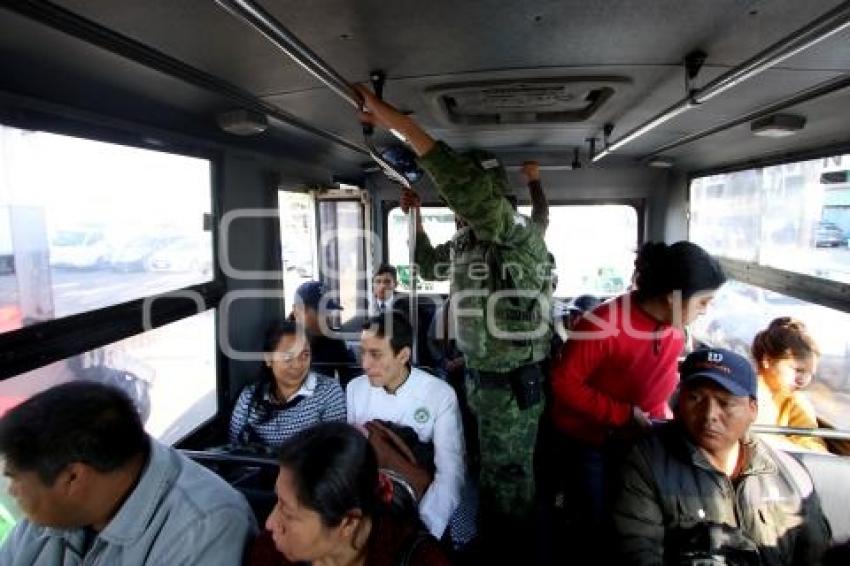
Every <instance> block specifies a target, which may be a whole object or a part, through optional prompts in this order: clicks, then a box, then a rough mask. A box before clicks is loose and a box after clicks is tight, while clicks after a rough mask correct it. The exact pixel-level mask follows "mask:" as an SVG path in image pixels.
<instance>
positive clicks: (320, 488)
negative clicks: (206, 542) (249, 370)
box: [246, 423, 449, 566]
mask: <svg viewBox="0 0 850 566" xmlns="http://www.w3.org/2000/svg"><path fill="white" fill-rule="evenodd" d="M391 486H392V483H391V482H389V480H387V479H386V478H385V477H384V476H379V475H378V464H377V459H376V456H375V452H374V451H373V449H372V447H371V446H370V445H369V441H368V440H366V437H365V436H363V434H361V433H360V431H358V430H357V429H355V428H354V427H352V426H349V425H346V424H341V423H324V424H320V425H317V426H315V427H313V428H311V429H309V430H306V431H303V432H301V433H299V434H298V435H296V436H295V437H294V438H293V439H291V440H290V441H288V442H286V443H285V444H284V445H283V447H282V448H281V451H280V472H279V474H278V477H277V482H276V483H275V492H276V493H277V505H276V506H275V508H274V510H273V511H272V513H271V515H269V518H268V519H267V520H266V529H267V532H265V533H263V534H262V535H260V537H259V538H258V539H257V540H256V541H255V543H254V545H253V546H252V547H251V549H250V550H249V553H248V558H247V561H246V564H248V565H249V566H265V565H266V564H274V565H281V564H283V565H286V564H294V563H308V564H331V563H333V564H338V565H342V566H345V565H355V564H356V565H364V566H398V565H407V566H420V565H421V566H426V565H435V566H442V565H445V564H449V562H448V560H447V559H446V557H445V555H444V554H443V552H442V550H441V549H440V547H439V545H438V544H437V541H436V540H434V539H433V537H431V536H430V535H429V534H428V532H427V531H426V530H425V529H424V527H423V526H422V525H421V524H418V523H416V522H414V521H415V518H411V516H410V515H405V516H399V515H398V514H395V513H394V512H393V510H392V508H391V507H390V506H389V501H390V500H391V498H392V492H391V490H392V487H391ZM281 554H282V555H281Z"/></svg>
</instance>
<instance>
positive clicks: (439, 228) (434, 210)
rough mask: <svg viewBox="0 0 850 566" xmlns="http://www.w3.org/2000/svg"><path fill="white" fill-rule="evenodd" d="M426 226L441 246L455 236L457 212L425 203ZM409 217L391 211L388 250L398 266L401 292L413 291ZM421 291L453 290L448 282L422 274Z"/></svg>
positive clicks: (444, 291) (393, 261) (423, 216)
mask: <svg viewBox="0 0 850 566" xmlns="http://www.w3.org/2000/svg"><path fill="white" fill-rule="evenodd" d="M420 210H421V214H422V227H423V228H424V229H425V233H426V234H428V239H429V240H431V245H434V246H438V245H440V244H443V243H445V242H448V241H449V240H451V239H452V235H453V234H454V233H455V231H456V230H457V228H456V227H455V215H454V213H453V212H452V211H451V210H450V209H448V208H445V207H438V206H423V207H422V208H421V209H420ZM409 218H410V217H409V216H408V215H406V214H405V213H404V212H402V211H401V208H399V207H395V208H393V209H392V210H390V213H389V217H388V219H387V235H386V237H387V242H388V245H387V249H388V250H389V258H388V259H389V262H390V263H391V264H392V265H394V266H395V267H396V268H397V269H398V288H399V290H401V291H405V292H406V291H409V290H410V255H409V252H408V247H407V240H408V239H409V238H408V234H409V231H408V230H409V229H408V226H409V224H408V223H409ZM417 290H418V291H419V292H421V293H426V294H427V293H440V294H447V293H448V292H449V282H448V281H427V280H423V279H422V278H421V277H420V278H419V280H418V281H417Z"/></svg>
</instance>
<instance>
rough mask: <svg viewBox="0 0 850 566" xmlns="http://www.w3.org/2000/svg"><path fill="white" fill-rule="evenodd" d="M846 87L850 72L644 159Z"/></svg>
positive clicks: (693, 135)
mask: <svg viewBox="0 0 850 566" xmlns="http://www.w3.org/2000/svg"><path fill="white" fill-rule="evenodd" d="M848 87H850V74H847V75H841V76H840V77H837V78H834V79H830V80H828V81H825V82H822V83H820V84H817V85H815V86H813V87H810V88H807V89H805V90H802V91H800V92H798V93H797V94H794V95H792V96H790V97H788V98H783V99H782V100H779V101H777V102H774V103H772V104H769V105H767V106H765V107H764V108H761V109H759V110H756V111H754V112H748V113H747V114H744V115H743V116H739V117H738V118H735V119H733V120H729V121H728V122H723V123H722V124H718V125H717V126H713V127H711V128H707V129H705V130H702V131H700V132H696V133H694V134H689V135H687V136H683V137H681V138H679V139H677V140H676V141H672V142H670V143H667V144H664V145H662V146H659V147H657V148H655V149H654V150H653V151H652V152H650V153H648V154H647V155H646V157H644V159H649V158H651V157H655V156H656V155H658V154H660V153H664V152H665V151H670V150H671V149H675V148H677V147H679V146H682V145H685V144H688V143H691V142H695V141H697V140H700V139H702V138H705V137H708V136H711V135H713V134H716V133H719V132H722V131H724V130H728V129H730V128H734V127H735V126H740V125H741V124H746V123H748V122H752V121H753V120H757V119H758V118H763V117H765V116H770V115H771V114H774V113H776V112H779V111H781V110H785V109H786V108H790V107H792V106H797V105H798V104H802V103H803V102H806V101H809V100H813V99H815V98H819V97H821V96H825V95H827V94H830V93H833V92H836V91H839V90H842V89H845V88H848Z"/></svg>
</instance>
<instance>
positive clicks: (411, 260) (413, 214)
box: [407, 207, 419, 365]
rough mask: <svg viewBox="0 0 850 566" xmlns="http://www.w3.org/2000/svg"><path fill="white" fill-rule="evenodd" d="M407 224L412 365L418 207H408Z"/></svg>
mask: <svg viewBox="0 0 850 566" xmlns="http://www.w3.org/2000/svg"><path fill="white" fill-rule="evenodd" d="M409 217H410V218H409V219H408V222H409V223H408V226H407V242H408V243H407V246H408V250H407V251H408V264H409V265H410V301H409V303H410V304H409V307H410V312H409V316H410V326H411V327H412V328H413V352H412V354H411V362H412V364H413V365H417V364H419V338H418V336H419V320H418V319H419V309H418V308H417V301H416V291H417V288H416V283H417V281H416V280H417V277H418V273H417V269H416V225H417V224H418V221H419V209H418V208H416V207H413V208H411V209H410V213H409Z"/></svg>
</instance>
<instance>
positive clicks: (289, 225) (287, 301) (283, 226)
mask: <svg viewBox="0 0 850 566" xmlns="http://www.w3.org/2000/svg"><path fill="white" fill-rule="evenodd" d="M278 203H279V210H280V252H281V266H282V267H283V292H284V305H285V308H286V310H287V314H288V312H289V311H290V310H291V309H292V304H293V302H294V299H295V290H296V289H298V286H299V285H301V284H302V283H304V282H305V281H310V280H311V279H314V278H317V277H318V276H319V274H318V272H317V270H316V209H315V206H314V202H313V197H311V196H310V195H308V194H304V193H291V192H287V191H280V192H279V193H278Z"/></svg>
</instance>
